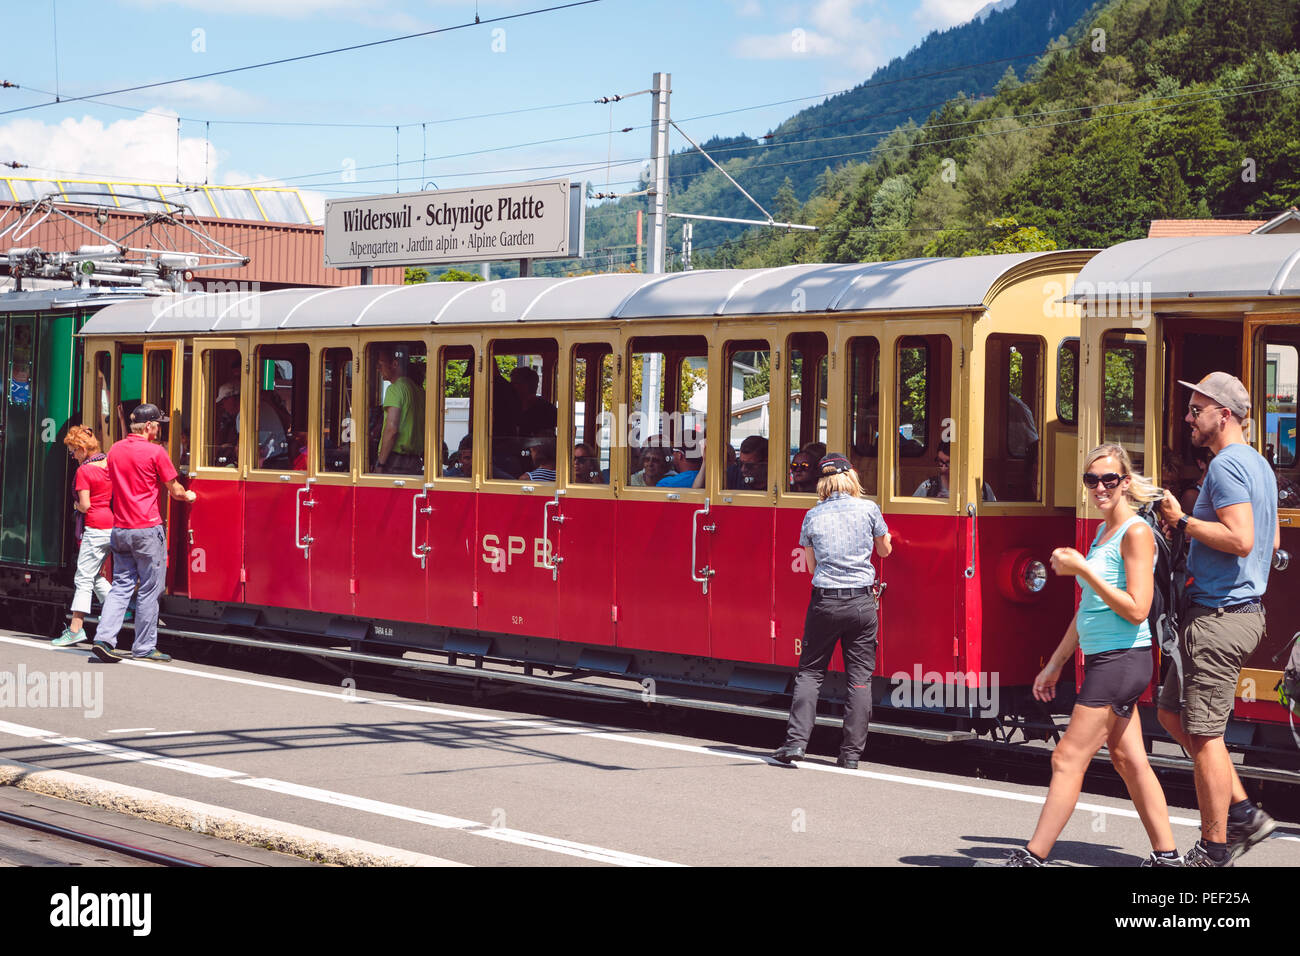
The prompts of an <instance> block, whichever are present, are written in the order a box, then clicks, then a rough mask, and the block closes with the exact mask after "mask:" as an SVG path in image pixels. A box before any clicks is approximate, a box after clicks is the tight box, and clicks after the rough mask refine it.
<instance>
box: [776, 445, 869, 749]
mask: <svg viewBox="0 0 1300 956" xmlns="http://www.w3.org/2000/svg"><path fill="white" fill-rule="evenodd" d="M818 471H819V472H820V473H821V478H820V480H819V481H818V482H817V496H818V498H820V499H821V500H820V501H818V502H817V504H816V505H814V506H813V507H812V508H811V509H810V510H809V511H808V513H807V514H806V515H804V519H803V527H802V528H801V529H800V531H799V544H800V545H802V546H803V549H804V554H805V555H806V557H807V561H808V567H809V568H810V569H811V570H812V572H813V579H812V584H813V589H812V598H811V600H809V602H808V614H807V616H806V617H805V619H804V630H803V652H802V653H801V654H800V655H799V672H798V673H797V674H796V675H795V679H794V702H793V703H792V704H791V707H790V721H789V723H788V724H787V725H786V731H785V743H784V744H783V745H782V746H781V747H780V748H779V749H778V750H777V751H776V753H774V754H773V755H772V757H773V759H775V760H777V761H779V762H780V763H785V764H788V763H793V762H794V761H796V760H801V759H803V756H804V750H805V748H806V747H807V746H808V738H809V737H811V736H812V731H813V725H814V723H815V722H816V719H817V697H818V696H819V694H820V693H821V686H822V681H823V680H825V678H826V669H827V668H828V667H829V666H830V663H831V655H832V654H833V653H834V652H835V644H836V642H839V644H840V645H841V646H842V647H843V649H844V669H845V671H846V675H845V676H846V677H847V679H848V700H847V701H846V703H845V706H844V739H843V741H842V742H841V744H840V756H839V760H838V761H837V763H838V764H839V766H841V767H847V768H849V769H853V768H855V767H857V765H858V759H859V758H860V757H861V756H862V750H863V748H864V747H865V746H866V745H867V725H868V724H869V723H870V722H871V673H872V671H874V670H875V669H876V626H877V617H876V592H875V591H874V585H875V583H876V569H875V568H874V567H872V564H871V555H872V552H873V551H874V552H876V553H878V554H879V555H880V556H881V557H882V558H884V557H888V556H889V553H890V552H891V551H892V550H893V544H892V541H891V538H890V534H889V528H888V527H887V526H886V525H885V516H884V515H882V514H881V513H880V508H879V506H877V505H876V503H875V502H874V501H872V500H871V499H869V498H866V497H864V496H863V494H862V484H861V482H859V480H858V475H857V472H855V471H854V470H853V466H852V465H850V464H849V460H848V459H847V458H845V457H844V456H843V455H835V454H831V455H827V456H826V457H825V458H823V459H822V460H821V462H820V464H819V466H818Z"/></svg>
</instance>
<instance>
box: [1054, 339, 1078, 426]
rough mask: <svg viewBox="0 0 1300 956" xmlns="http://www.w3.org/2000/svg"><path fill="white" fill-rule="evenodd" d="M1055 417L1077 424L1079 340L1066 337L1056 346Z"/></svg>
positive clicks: (1067, 423)
mask: <svg viewBox="0 0 1300 956" xmlns="http://www.w3.org/2000/svg"><path fill="white" fill-rule="evenodd" d="M1056 418H1057V420H1058V421H1059V422H1060V423H1061V424H1062V425H1071V426H1073V425H1077V424H1079V340H1078V339H1066V340H1065V341H1064V342H1062V343H1061V344H1060V345H1059V346H1057V348H1056Z"/></svg>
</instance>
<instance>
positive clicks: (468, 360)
mask: <svg viewBox="0 0 1300 956" xmlns="http://www.w3.org/2000/svg"><path fill="white" fill-rule="evenodd" d="M439 374H440V376H441V377H440V379H439V382H440V385H439V389H440V394H441V395H442V405H441V408H440V410H439V414H440V415H441V416H442V423H441V434H442V444H443V445H444V446H446V448H447V460H446V461H444V462H443V468H442V472H441V474H442V475H443V476H444V477H446V478H472V477H474V438H473V433H474V348H473V346H469V345H457V346H449V347H446V348H444V349H443V350H442V360H441V368H440V371H439Z"/></svg>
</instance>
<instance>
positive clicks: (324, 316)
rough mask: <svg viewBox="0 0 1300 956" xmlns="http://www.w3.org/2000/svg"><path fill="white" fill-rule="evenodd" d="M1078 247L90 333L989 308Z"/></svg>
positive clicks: (148, 321) (621, 279)
mask: <svg viewBox="0 0 1300 956" xmlns="http://www.w3.org/2000/svg"><path fill="white" fill-rule="evenodd" d="M1063 255H1068V256H1071V257H1077V256H1078V255H1079V253H1077V252H1074V253H1066V254H1063V253H1060V252H1047V253H1014V254H1009V255H998V256H970V257H967V258H961V259H906V260H901V261H896V262H866V263H849V264H830V265H794V266H782V267H780V268H775V269H739V270H730V269H727V270H701V271H696V272H673V273H668V274H666V275H642V274H637V273H631V274H627V273H623V274H614V275H593V276H579V277H576V278H567V279H564V278H558V279H557V278H541V277H530V278H523V279H499V280H497V281H494V282H428V283H423V284H420V285H405V286H351V287H347V288H338V289H279V290H276V291H274V292H229V293H215V294H208V293H189V294H183V295H175V296H168V297H164V298H161V299H155V300H153V301H150V302H141V303H126V304H122V305H114V306H110V307H109V308H106V309H104V310H103V311H102V312H100V313H99V314H97V315H96V316H94V318H92V319H91V320H90V321H89V322H87V323H86V325H85V327H84V328H83V330H82V334H83V335H140V334H146V333H154V334H157V333H178V334H186V333H200V332H216V333H226V334H236V333H239V332H251V331H259V330H260V331H267V330H272V329H337V328H349V327H350V328H373V327H384V326H400V325H406V326H410V325H438V326H453V325H464V324H469V323H476V324H478V323H489V324H509V323H523V324H527V323H538V322H586V321H592V322H595V321H602V320H603V321H609V320H626V319H650V318H678V317H691V316H708V315H718V316H723V315H786V314H789V313H792V312H885V311H906V310H919V309H927V310H928V309H971V308H975V309H978V308H983V307H984V306H985V305H987V300H988V298H989V296H990V294H991V293H992V291H993V290H994V288H995V287H996V286H997V285H998V283H999V282H1000V281H1001V280H1002V279H1003V278H1004V277H1005V276H1007V275H1008V274H1010V273H1012V272H1013V271H1015V270H1017V269H1020V268H1022V267H1024V266H1026V265H1027V264H1030V263H1034V262H1036V261H1038V260H1047V259H1051V258H1053V257H1062V256H1063Z"/></svg>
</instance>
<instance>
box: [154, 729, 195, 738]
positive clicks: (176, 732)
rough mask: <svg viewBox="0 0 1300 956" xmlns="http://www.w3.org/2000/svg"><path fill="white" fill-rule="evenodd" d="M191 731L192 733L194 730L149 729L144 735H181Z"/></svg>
mask: <svg viewBox="0 0 1300 956" xmlns="http://www.w3.org/2000/svg"><path fill="white" fill-rule="evenodd" d="M192 733H194V731H192V730H151V731H149V732H148V733H147V734H145V736H146V737H178V736H181V735H182V734H192Z"/></svg>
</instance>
